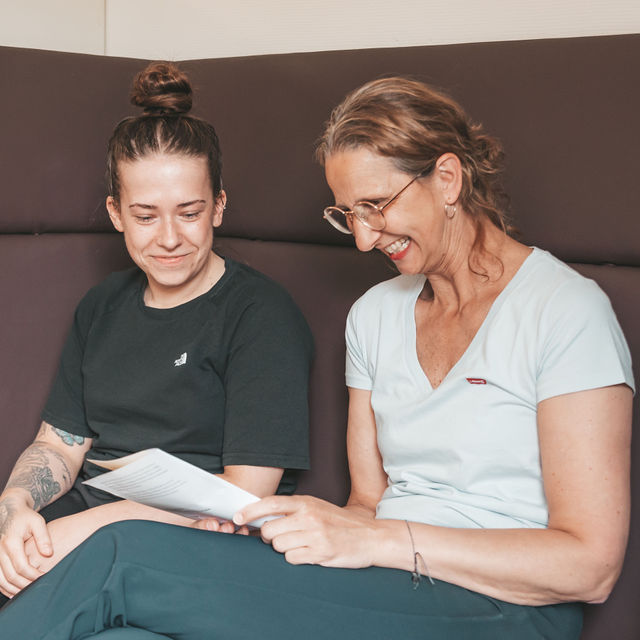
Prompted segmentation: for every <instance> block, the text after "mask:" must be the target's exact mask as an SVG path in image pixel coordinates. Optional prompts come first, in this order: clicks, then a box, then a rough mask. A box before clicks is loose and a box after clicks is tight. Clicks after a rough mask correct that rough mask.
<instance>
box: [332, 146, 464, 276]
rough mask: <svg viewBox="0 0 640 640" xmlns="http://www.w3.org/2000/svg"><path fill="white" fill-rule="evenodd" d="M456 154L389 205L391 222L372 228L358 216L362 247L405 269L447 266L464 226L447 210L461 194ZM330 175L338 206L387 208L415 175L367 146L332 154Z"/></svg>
mask: <svg viewBox="0 0 640 640" xmlns="http://www.w3.org/2000/svg"><path fill="white" fill-rule="evenodd" d="M454 158H455V156H453V155H452V154H445V155H443V156H442V157H441V158H439V159H438V162H437V163H436V167H435V169H434V171H433V172H432V173H431V174H429V175H428V176H426V177H424V178H421V179H419V180H416V181H415V182H414V183H413V184H412V185H411V186H409V188H408V189H407V190H406V191H404V192H403V193H402V194H401V195H400V196H399V197H398V198H397V200H394V202H392V203H391V204H390V205H389V206H388V207H386V208H385V209H384V217H385V221H386V226H385V228H384V229H383V230H382V231H373V230H371V229H369V228H367V227H365V226H364V225H363V224H361V223H360V222H359V221H357V220H355V221H354V223H353V234H354V238H355V241H356V246H357V247H358V249H359V250H360V251H370V250H371V249H378V250H380V251H382V252H384V253H385V254H386V255H387V256H388V257H389V258H391V259H392V260H393V261H394V263H395V265H396V267H397V268H398V270H399V271H400V273H405V274H414V273H425V274H429V273H436V272H439V271H440V270H442V269H444V268H446V265H447V264H448V263H449V257H450V255H451V253H452V252H454V253H455V251H454V249H455V245H456V242H455V239H456V227H457V226H458V224H459V220H450V219H448V218H447V217H446V216H445V213H444V204H445V202H446V203H449V202H455V200H456V199H457V196H458V193H459V185H458V177H457V173H456V167H455V166H453V165H455V160H453V159H454ZM458 165H459V163H458ZM325 173H326V178H327V182H328V184H329V187H330V188H331V191H332V192H333V195H334V197H335V201H336V205H337V206H339V207H341V208H343V209H351V208H352V207H353V205H354V204H355V203H356V202H359V201H361V200H367V201H369V202H372V203H373V204H376V205H378V206H382V205H384V204H385V203H386V202H387V201H388V200H389V199H390V198H392V197H393V196H394V195H395V194H396V193H397V192H398V191H400V190H401V189H402V188H403V187H405V186H406V185H407V183H408V182H409V181H410V180H411V178H412V176H411V175H408V174H407V173H404V172H402V171H399V170H398V169H397V168H396V167H395V165H394V164H393V162H392V161H391V160H390V159H389V158H385V157H383V156H380V155H378V154H376V153H373V152H372V151H370V150H369V149H367V148H363V147H360V148H356V149H349V150H345V151H339V152H335V153H333V154H332V155H330V156H329V157H328V158H327V159H326V162H325ZM460 217H462V216H460Z"/></svg>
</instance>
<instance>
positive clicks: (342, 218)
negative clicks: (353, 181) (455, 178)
mask: <svg viewBox="0 0 640 640" xmlns="http://www.w3.org/2000/svg"><path fill="white" fill-rule="evenodd" d="M432 169H433V167H432V166H431V167H428V168H427V169H423V170H422V171H421V172H420V173H418V174H416V175H415V176H414V177H413V178H412V179H411V181H410V182H409V184H407V185H405V186H404V187H402V189H400V191H398V193H396V195H395V196H393V197H392V198H390V199H389V200H387V201H386V202H385V203H384V204H383V205H382V206H381V207H380V206H378V205H376V204H373V202H368V201H367V200H360V201H359V202H356V203H355V204H354V205H353V209H351V210H346V211H345V210H344V209H341V208H340V207H336V206H333V207H326V208H325V210H324V214H323V216H322V217H323V218H324V219H325V220H326V221H327V222H329V223H331V224H332V225H333V226H334V227H335V228H336V229H337V230H338V231H340V232H341V233H349V234H352V233H353V219H354V217H355V218H357V219H358V221H359V222H360V223H361V224H363V225H364V226H365V227H367V228H369V229H372V230H373V231H382V230H383V229H384V228H385V227H386V225H387V221H386V220H385V217H384V213H383V211H384V210H385V209H386V208H387V207H388V206H389V205H390V204H391V203H392V202H393V201H394V200H396V199H397V198H398V197H400V195H401V194H402V193H404V192H405V191H406V190H407V189H408V188H409V187H410V186H411V185H412V184H413V183H414V182H415V181H416V180H417V179H418V178H422V177H424V176H426V175H427V174H428V173H430V172H431V170H432Z"/></svg>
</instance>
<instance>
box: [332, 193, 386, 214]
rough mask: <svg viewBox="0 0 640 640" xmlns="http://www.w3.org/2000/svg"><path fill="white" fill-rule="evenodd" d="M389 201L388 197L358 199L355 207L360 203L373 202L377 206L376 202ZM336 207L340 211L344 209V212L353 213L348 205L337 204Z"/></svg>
mask: <svg viewBox="0 0 640 640" xmlns="http://www.w3.org/2000/svg"><path fill="white" fill-rule="evenodd" d="M386 200H389V198H388V197H386V196H376V197H375V198H358V199H357V200H356V201H355V202H354V203H353V206H355V205H357V204H358V202H371V203H372V204H376V202H384V201H386ZM334 207H338V209H342V210H344V211H351V207H348V206H347V205H346V204H335V205H334Z"/></svg>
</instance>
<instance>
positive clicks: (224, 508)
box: [83, 449, 273, 527]
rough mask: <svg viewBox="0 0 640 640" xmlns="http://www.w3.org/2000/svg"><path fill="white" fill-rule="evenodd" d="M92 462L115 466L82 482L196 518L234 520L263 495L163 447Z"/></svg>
mask: <svg viewBox="0 0 640 640" xmlns="http://www.w3.org/2000/svg"><path fill="white" fill-rule="evenodd" d="M90 462H93V463H94V464H96V465H98V466H101V467H105V468H107V469H113V470H112V471H109V472H108V473H103V474H102V475H101V476H97V477H95V478H91V479H90V480H85V481H84V482H83V484H86V485H89V486H90V487H95V488H96V489H101V490H102V491H107V492H108V493H112V494H113V495H115V496H118V497H120V498H125V499H127V500H133V501H134V502H140V503H142V504H146V505H148V506H150V507H157V508H158V509H164V510H165V511H171V512H172V513H177V514H179V515H183V516H186V517H187V518H193V519H194V520H197V519H199V518H206V517H211V516H214V517H218V518H224V519H225V520H231V519H232V517H233V515H234V514H235V513H236V511H238V510H239V509H241V508H242V507H244V506H245V505H247V504H250V503H252V502H257V501H258V500H259V499H260V498H258V497H257V496H254V495H253V494H252V493H249V492H248V491H245V490H244V489H240V487H236V486H235V485H233V484H231V483H230V482H227V481H226V480H223V479H222V478H218V477H217V476H215V475H213V474H212V473H208V472H207V471H204V470H203V469H200V468H199V467H196V466H195V465H192V464H190V463H188V462H185V461H184V460H181V459H180V458H176V457H175V456H173V455H171V454H169V453H166V452H165V451H162V449H145V450H144V451H139V452H137V453H133V454H131V455H129V456H125V457H123V458H118V459H116V460H90ZM272 519H273V517H268V518H261V519H259V520H254V521H253V522H250V523H249V524H250V525H251V526H254V527H260V526H262V524H263V523H264V522H266V521H267V520H272Z"/></svg>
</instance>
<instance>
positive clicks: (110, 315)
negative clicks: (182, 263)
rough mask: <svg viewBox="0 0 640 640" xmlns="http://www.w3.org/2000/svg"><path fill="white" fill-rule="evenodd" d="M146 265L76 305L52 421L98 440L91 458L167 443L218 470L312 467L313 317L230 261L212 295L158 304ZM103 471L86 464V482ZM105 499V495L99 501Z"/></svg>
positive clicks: (285, 485) (288, 482)
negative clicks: (150, 300)
mask: <svg viewBox="0 0 640 640" xmlns="http://www.w3.org/2000/svg"><path fill="white" fill-rule="evenodd" d="M146 283H147V281H146V276H145V275H144V273H143V272H141V271H140V270H138V269H137V268H133V269H129V270H127V271H123V272H119V273H115V274H112V275H111V276H109V277H108V278H107V279H106V280H105V281H104V282H102V283H101V284H99V285H98V286H96V287H94V288H93V289H91V290H90V291H89V292H88V293H87V294H86V296H85V297H84V298H83V300H82V301H81V302H80V304H79V305H78V308H77V309H76V313H75V318H74V322H73V326H72V328H71V332H70V334H69V336H68V338H67V342H66V344H65V347H64V350H63V353H62V358H61V362H60V368H59V370H58V374H57V377H56V380H55V382H54V385H53V389H52V391H51V394H50V396H49V399H48V401H47V404H46V406H45V409H44V411H43V413H42V419H43V420H45V421H46V422H48V423H49V424H51V425H53V426H54V427H57V428H59V429H64V430H65V431H68V432H70V433H73V434H76V435H81V436H86V437H90V438H93V444H92V449H91V451H90V453H89V455H88V457H91V458H97V459H110V458H114V457H120V456H123V455H127V454H129V453H132V452H135V451H139V450H141V449H148V448H150V447H158V448H160V449H164V450H165V451H167V452H169V453H172V454H174V455H176V456H178V457H180V458H182V459H184V460H187V461H188V462H191V463H192V464H195V465H197V466H199V467H201V468H202V469H205V470H207V471H209V472H211V473H221V472H222V471H223V467H224V466H225V465H236V464H243V465H255V466H268V467H284V468H285V469H287V471H285V474H284V476H283V479H282V482H281V483H280V487H279V489H278V491H279V492H280V493H290V492H292V491H293V489H294V488H295V483H294V477H293V474H292V473H291V472H290V470H292V469H307V468H308V464H309V456H308V404H307V391H308V379H309V367H310V362H311V357H312V351H313V343H312V337H311V333H310V331H309V328H308V326H307V323H306V321H305V319H304V317H303V316H302V314H301V313H300V311H299V309H298V308H297V307H296V305H295V303H294V302H293V301H292V300H291V297H290V296H289V294H288V293H287V292H286V291H285V290H284V289H283V288H282V287H280V286H279V285H278V284H276V283H275V282H273V281H272V280H270V279H269V278H267V277H266V276H264V275H262V274H261V273H258V272H257V271H255V270H253V269H251V268H249V267H246V266H244V265H241V264H239V263H237V262H234V261H232V260H229V259H225V273H224V275H223V276H222V278H221V279H220V280H219V281H218V282H217V283H216V284H215V285H214V286H213V288H212V289H210V290H209V291H208V292H207V293H205V294H203V295H201V296H199V297H198V298H195V299H193V300H190V301H189V302H186V303H185V304H182V305H179V306H177V307H174V308H171V309H155V308H151V307H146V306H145V305H144V302H143V293H144V290H145V287H146ZM102 472H103V470H102V469H100V468H98V467H96V466H95V465H93V464H91V463H89V462H86V461H85V464H84V466H83V470H82V472H81V473H80V476H79V478H78V481H77V482H76V487H77V488H78V489H79V490H81V491H82V493H83V494H85V497H86V499H87V500H88V501H89V504H98V503H101V502H104V501H107V500H109V499H110V498H109V497H108V496H107V495H106V494H104V493H102V492H99V491H97V490H94V489H89V488H88V487H86V486H84V485H82V486H80V485H79V482H80V481H81V480H83V479H86V478H89V477H93V476H95V475H98V474H99V473H102ZM92 497H93V500H92Z"/></svg>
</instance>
